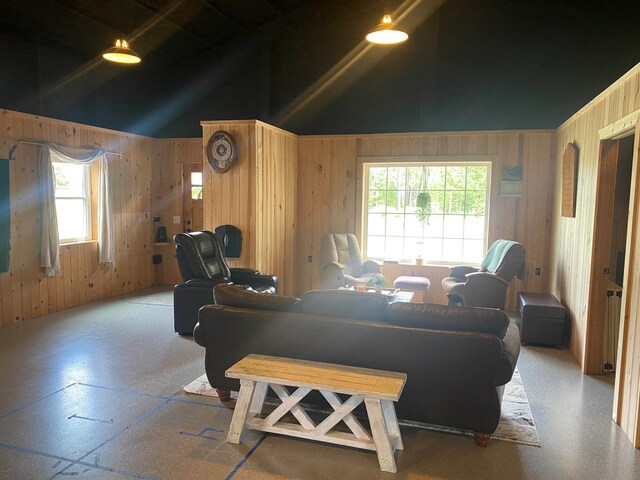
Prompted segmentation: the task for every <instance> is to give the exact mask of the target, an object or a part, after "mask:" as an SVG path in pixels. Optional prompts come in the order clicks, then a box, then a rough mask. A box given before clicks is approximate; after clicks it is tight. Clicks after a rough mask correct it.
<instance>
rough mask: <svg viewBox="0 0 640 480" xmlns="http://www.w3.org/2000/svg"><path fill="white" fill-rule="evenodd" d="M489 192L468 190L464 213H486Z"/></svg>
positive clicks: (477, 214) (478, 214)
mask: <svg viewBox="0 0 640 480" xmlns="http://www.w3.org/2000/svg"><path fill="white" fill-rule="evenodd" d="M486 198H487V194H486V193H485V192H478V191H467V194H466V196H465V207H464V213H466V214H467V215H476V216H480V215H484V207H485V201H486Z"/></svg>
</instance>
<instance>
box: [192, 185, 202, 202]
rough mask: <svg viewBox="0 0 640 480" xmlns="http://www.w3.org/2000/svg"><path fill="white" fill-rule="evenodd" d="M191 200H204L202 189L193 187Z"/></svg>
mask: <svg viewBox="0 0 640 480" xmlns="http://www.w3.org/2000/svg"><path fill="white" fill-rule="evenodd" d="M191 199H192V200H202V187H191Z"/></svg>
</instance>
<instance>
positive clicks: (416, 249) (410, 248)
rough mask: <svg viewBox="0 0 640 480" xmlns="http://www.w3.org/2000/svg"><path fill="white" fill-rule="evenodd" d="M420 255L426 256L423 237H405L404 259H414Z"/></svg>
mask: <svg viewBox="0 0 640 480" xmlns="http://www.w3.org/2000/svg"><path fill="white" fill-rule="evenodd" d="M418 254H420V257H422V258H424V242H423V241H422V239H417V238H411V237H405V239H404V257H403V258H404V259H405V260H414V259H416V258H418Z"/></svg>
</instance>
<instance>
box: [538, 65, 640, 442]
mask: <svg viewBox="0 0 640 480" xmlns="http://www.w3.org/2000/svg"><path fill="white" fill-rule="evenodd" d="M638 109H640V65H637V66H636V67H634V68H633V69H632V70H631V71H629V72H628V73H627V74H625V75H624V76H623V77H622V78H621V79H620V80H618V81H617V82H616V83H614V84H613V85H612V86H610V87H609V88H608V89H607V90H605V91H604V92H603V93H602V94H600V95H599V96H598V97H596V98H595V99H594V100H593V101H592V102H590V103H589V104H588V105H586V106H585V107H584V108H583V109H581V110H580V111H579V112H578V113H576V114H575V115H574V116H573V117H571V118H570V119H569V120H567V121H566V122H565V123H564V124H562V125H561V126H560V127H559V128H558V130H557V147H556V148H557V150H556V155H558V156H561V155H562V151H563V149H564V148H565V146H566V145H567V143H569V142H575V143H576V145H577V147H578V149H579V164H578V191H577V205H576V216H575V218H565V217H562V216H561V215H560V204H559V202H556V203H555V205H554V215H553V229H552V245H553V250H552V260H551V265H552V267H553V269H552V271H551V283H550V286H551V289H552V292H553V293H554V294H555V295H556V297H558V298H559V299H560V300H561V301H562V303H563V304H564V305H565V306H566V308H567V310H568V311H569V313H570V315H571V319H572V325H571V326H572V342H571V350H572V352H573V355H574V356H575V357H576V358H577V359H578V361H579V362H580V363H581V364H582V365H584V363H585V345H586V338H587V313H588V312H587V305H588V301H589V289H590V276H591V275H590V273H591V272H590V270H591V261H592V240H593V231H594V213H595V203H596V198H595V197H596V181H597V172H598V155H599V145H600V139H599V134H598V131H599V130H600V129H602V128H604V127H606V126H609V125H611V124H613V123H615V122H616V121H618V120H620V119H622V118H623V117H625V116H627V115H629V114H631V113H633V112H634V111H636V110H638ZM636 131H637V130H636ZM637 144H638V138H636V146H637ZM636 148H637V147H636ZM636 155H637V153H636ZM559 158H560V157H559ZM560 168H561V165H557V172H556V181H555V191H556V195H559V192H560V191H561V178H560V172H561V170H560ZM632 188H633V187H632ZM638 221H640V215H639V214H638V213H636V214H635V216H631V217H630V223H629V228H631V225H632V223H633V222H638ZM634 246H635V245H633V246H632V247H634ZM632 251H633V250H632ZM632 270H633V278H628V279H627V282H630V283H631V287H630V288H632V289H633V290H631V291H629V292H627V293H626V295H627V296H628V298H629V299H630V303H629V305H628V308H627V310H626V311H625V312H624V321H625V322H626V324H627V326H628V329H627V331H626V332H625V334H624V335H623V334H622V331H621V345H622V344H623V342H626V343H625V351H623V352H619V354H620V353H621V354H622V358H621V362H622V363H621V365H622V371H620V368H619V369H618V379H617V384H616V393H617V395H618V412H619V418H618V419H617V420H618V422H619V423H620V425H621V426H622V427H623V429H624V430H625V432H627V435H629V437H630V438H631V439H632V441H634V443H635V446H636V447H638V446H640V401H639V399H640V382H639V379H640V326H639V320H638V319H639V318H640V311H639V308H640V305H638V302H639V299H640V286H639V285H640V284H639V282H638V278H637V277H638V276H640V268H633V269H632ZM623 308H624V307H623ZM619 366H620V363H619ZM620 377H623V380H622V381H621V382H620ZM615 415H616V409H614V416H615Z"/></svg>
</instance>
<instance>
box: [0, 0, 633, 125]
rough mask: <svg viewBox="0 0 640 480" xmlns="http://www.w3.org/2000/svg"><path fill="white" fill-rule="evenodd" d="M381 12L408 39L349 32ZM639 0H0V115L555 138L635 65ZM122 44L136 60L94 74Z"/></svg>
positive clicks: (99, 121)
mask: <svg viewBox="0 0 640 480" xmlns="http://www.w3.org/2000/svg"><path fill="white" fill-rule="evenodd" d="M385 10H386V11H389V12H395V13H396V18H398V19H399V24H400V25H401V26H402V27H403V28H405V29H406V30H407V31H408V32H409V33H410V38H409V40H408V41H407V42H406V43H404V44H401V45H398V46H393V47H371V46H368V45H367V44H366V42H364V41H363V39H364V35H365V34H366V33H367V31H368V30H370V29H371V28H372V27H373V26H375V25H376V24H377V23H378V22H379V21H380V18H381V16H382V14H383V13H384V12H385ZM638 18H640V2H637V1H620V0H611V1H608V2H595V1H566V0H556V1H550V0H538V1H533V0H511V1H506V0H448V1H445V0H433V1H431V0H422V1H420V0H413V1H404V2H403V1H388V2H387V1H376V0H370V1H366V0H335V1H334V0H331V1H310V0H104V1H91V0H3V1H2V3H1V5H0V42H1V45H2V48H0V68H1V69H2V73H1V74H0V108H8V109H12V110H18V111H23V112H28V113H35V114H40V115H46V116H50V117H55V118H62V119H67V120H72V121H77V122H81V123H87V124H91V125H96V126H103V127H107V128H113V129H117V130H124V131H130V132H133V133H141V134H146V135H152V136H159V137H163V136H164V137H181V136H199V135H200V126H199V122H200V120H215V119H248V118H257V119H261V120H264V121H266V122H270V123H273V124H276V125H278V126H281V127H282V128H285V129H288V130H290V131H293V132H295V133H301V134H302V133H322V134H333V133H374V132H398V131H436V130H439V131H446V130H487V129H520V128H555V127H556V126H558V125H559V124H560V123H561V122H562V121H564V120H565V119H566V118H568V117H569V116H570V115H571V114H572V113H574V112H575V111H576V110H578V109H579V108H580V107H581V106H582V105H584V104H585V103H586V102H588V101H589V100H590V99H591V98H593V97H594V96H595V95H596V94H597V93H599V92H600V91H601V90H603V89H604V88H605V87H606V86H607V85H609V84H610V83H611V82H613V81H614V80H615V79H616V78H618V77H619V76H620V75H622V74H623V73H624V72H625V71H627V70H628V69H629V68H631V67H632V66H633V65H635V64H636V63H638V61H640V28H638V26H637V19H638ZM121 33H122V34H124V35H125V37H126V38H127V39H128V40H130V43H131V46H132V47H133V48H134V49H135V50H136V51H137V52H138V53H139V54H140V55H141V57H142V58H143V61H142V62H141V63H140V64H139V65H136V66H121V65H114V64H109V62H106V61H104V60H102V59H101V52H102V51H103V50H105V49H106V48H108V47H110V46H111V44H112V43H113V41H114V39H115V37H116V36H117V35H118V34H121Z"/></svg>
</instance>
